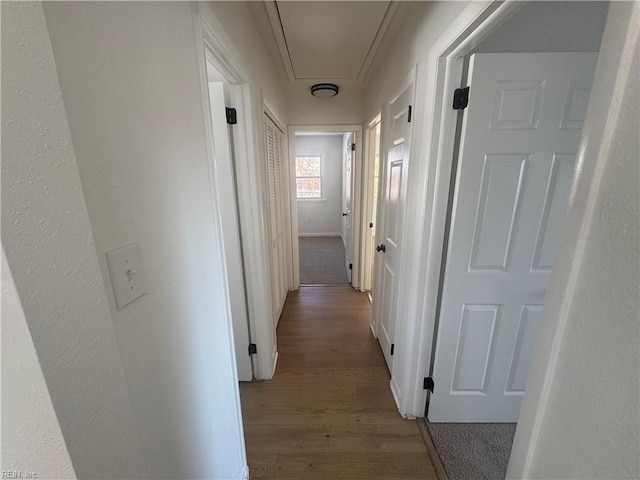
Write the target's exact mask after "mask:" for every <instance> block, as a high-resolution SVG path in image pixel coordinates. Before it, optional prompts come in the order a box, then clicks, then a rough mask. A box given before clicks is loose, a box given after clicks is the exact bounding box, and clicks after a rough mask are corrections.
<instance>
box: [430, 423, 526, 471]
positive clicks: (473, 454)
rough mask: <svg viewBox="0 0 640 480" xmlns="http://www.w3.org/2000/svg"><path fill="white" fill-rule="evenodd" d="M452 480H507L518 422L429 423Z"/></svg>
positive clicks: (445, 467)
mask: <svg viewBox="0 0 640 480" xmlns="http://www.w3.org/2000/svg"><path fill="white" fill-rule="evenodd" d="M427 428H428V429H429V433H430V434H431V438H432V439H433V443H434V445H435V447H436V450H437V452H438V455H439V456H440V460H442V465H443V466H444V469H445V471H446V472H447V476H448V477H449V480H472V479H473V480H503V479H504V477H505V475H506V473H507V464H508V463H509V455H510V454H511V444H512V443H513V435H514V434H515V432H516V424H515V423H427Z"/></svg>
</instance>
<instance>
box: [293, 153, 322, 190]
mask: <svg viewBox="0 0 640 480" xmlns="http://www.w3.org/2000/svg"><path fill="white" fill-rule="evenodd" d="M296 196H297V197H298V198H300V199H306V198H322V157H321V156H320V155H305V156H300V157H296Z"/></svg>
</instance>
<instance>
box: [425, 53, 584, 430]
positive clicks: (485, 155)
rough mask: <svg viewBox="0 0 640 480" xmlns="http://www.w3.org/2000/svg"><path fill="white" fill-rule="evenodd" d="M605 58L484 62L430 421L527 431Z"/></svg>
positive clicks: (473, 99) (458, 205) (477, 73)
mask: <svg viewBox="0 0 640 480" xmlns="http://www.w3.org/2000/svg"><path fill="white" fill-rule="evenodd" d="M596 58H597V54H595V53H594V54H592V53H544V54H522V53H518V54H476V55H473V56H472V57H471V62H470V67H469V84H470V95H469V97H470V100H469V106H468V109H467V110H466V111H465V114H464V120H463V126H462V136H461V140H460V145H461V146H460V156H459V163H458V171H457V178H456V187H455V196H454V204H453V212H452V218H451V227H450V229H451V230H450V231H451V233H450V242H449V246H448V254H447V261H446V267H445V279H444V288H443V294H442V303H441V305H442V307H441V314H440V319H439V325H438V331H437V341H436V353H435V362H434V371H433V379H434V383H435V388H434V393H433V394H432V395H431V397H430V401H429V412H428V417H429V420H430V421H432V422H515V421H517V419H518V414H519V411H520V403H521V399H522V395H523V393H524V389H525V384H526V379H527V374H528V369H529V362H530V359H531V355H532V352H533V348H534V346H535V340H536V336H537V332H538V327H539V321H540V318H541V316H542V309H543V306H544V299H545V294H546V286H547V282H548V278H549V272H550V270H551V267H552V265H553V257H554V252H555V245H556V243H557V240H558V237H559V234H560V230H561V226H562V221H563V215H564V210H565V206H566V203H567V201H568V198H569V194H570V189H571V184H572V180H573V175H574V173H573V172H574V166H575V160H576V152H577V148H578V145H579V141H580V133H581V127H582V122H583V120H584V115H585V113H586V107H587V103H588V98H589V91H590V86H591V79H592V76H593V72H594V70H595V62H596Z"/></svg>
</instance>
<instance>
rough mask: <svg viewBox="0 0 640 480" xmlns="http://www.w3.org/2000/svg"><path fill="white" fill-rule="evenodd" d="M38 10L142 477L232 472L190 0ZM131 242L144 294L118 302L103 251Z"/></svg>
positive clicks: (218, 274)
mask: <svg viewBox="0 0 640 480" xmlns="http://www.w3.org/2000/svg"><path fill="white" fill-rule="evenodd" d="M44 9H45V14H46V20H47V25H48V28H49V34H50V37H51V43H52V47H53V53H54V57H55V61H56V65H57V70H58V76H59V78H60V84H61V87H62V96H63V99H64V103H65V106H66V110H67V115H68V118H69V126H70V130H71V137H72V139H73V144H74V147H75V152H76V157H77V162H78V168H79V171H80V177H81V180H82V190H83V191H84V194H85V198H86V205H87V209H88V212H89V216H90V219H91V227H92V230H93V235H94V238H95V249H96V251H97V254H98V259H99V262H100V267H101V273H102V280H103V282H104V287H103V285H102V282H101V283H100V290H101V294H102V295H104V290H103V288H106V294H107V297H108V300H109V306H110V307H111V316H112V317H113V327H114V328H115V332H116V337H117V348H118V349H119V352H120V356H121V358H122V363H123V365H124V370H125V372H126V377H127V383H128V386H129V391H130V394H131V399H132V402H133V407H134V412H135V417H136V418H135V422H134V421H133V420H129V421H128V423H129V424H130V425H137V427H138V430H139V434H140V438H141V440H142V445H143V450H144V458H145V462H146V468H147V475H148V476H149V478H211V479H215V478H218V479H232V478H233V479H235V478H241V477H242V476H244V474H245V472H244V468H245V466H246V459H245V452H244V444H243V433H242V427H241V418H240V412H239V397H238V385H237V378H236V372H235V362H234V355H233V344H232V341H233V340H232V337H231V332H230V327H229V316H228V311H227V308H228V303H227V301H228V299H227V298H226V296H225V292H226V286H225V284H226V279H225V277H224V268H225V267H224V263H223V260H222V259H221V258H220V254H221V250H222V249H221V248H220V247H221V242H220V231H219V225H220V223H219V222H220V220H219V218H218V216H217V214H216V205H215V201H216V200H215V197H214V195H213V194H212V190H211V185H212V182H211V177H210V166H209V159H208V154H207V148H206V137H205V130H204V128H205V124H204V120H203V118H204V117H203V115H204V110H203V104H202V96H201V84H200V78H199V70H198V63H197V58H196V51H197V50H196V43H195V42H196V35H195V32H194V26H195V25H196V19H195V17H194V13H195V9H194V5H192V4H190V3H186V2H185V3H182V2H167V3H164V2H157V3H155V2H131V3H129V2H68V3H67V2H60V3H47V4H46V5H45V6H44ZM131 242H138V243H139V244H140V246H141V250H142V261H143V265H144V268H145V270H146V277H147V278H148V285H147V294H146V295H144V296H143V297H141V298H140V299H138V300H136V301H135V302H134V303H132V304H131V305H129V306H127V307H125V308H124V309H122V310H120V311H118V310H116V308H115V303H114V298H113V294H112V290H111V287H110V279H109V274H108V269H107V266H106V262H105V253H106V252H108V251H110V250H112V249H114V248H118V247H120V246H123V245H126V244H128V243H131ZM93 338H94V339H98V338H100V336H99V335H94V336H93ZM94 342H95V340H94ZM100 342H102V339H101V338H100ZM113 349H114V351H115V346H114V347H113ZM99 378H100V375H97V374H96V380H98V379H99ZM99 452H100V449H98V448H94V449H93V450H92V455H93V456H94V457H100V456H101V454H100V453H99ZM125 458H126V457H125ZM83 473H85V472H83ZM85 476H87V475H85ZM98 476H99V475H93V477H94V478H95V477H98ZM142 476H143V475H142V474H139V475H138V474H134V473H128V474H127V475H124V474H123V475H121V477H122V478H124V477H128V478H131V477H142Z"/></svg>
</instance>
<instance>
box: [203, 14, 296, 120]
mask: <svg viewBox="0 0 640 480" xmlns="http://www.w3.org/2000/svg"><path fill="white" fill-rule="evenodd" d="M205 3H206V6H207V8H206V9H203V14H204V15H205V18H211V17H210V16H209V15H212V16H213V18H215V19H216V20H217V22H218V23H219V24H220V25H222V27H223V28H224V32H225V34H226V36H227V37H228V38H229V39H230V40H231V42H232V45H233V48H234V50H235V52H234V53H235V56H234V60H236V61H237V62H238V63H239V65H240V66H241V68H242V70H243V71H244V73H246V75H247V76H248V77H249V78H250V80H251V82H252V84H253V86H254V88H255V91H256V93H258V95H257V97H259V94H260V92H262V94H263V95H264V99H265V101H266V102H267V103H268V104H269V107H270V108H271V109H272V110H273V111H274V113H276V114H277V115H278V117H279V120H281V121H283V122H285V123H292V122H289V121H288V120H289V119H288V117H287V93H286V90H285V88H284V87H283V85H282V77H281V75H280V71H279V68H278V65H274V64H273V62H272V60H271V57H269V54H268V51H267V48H266V47H265V45H264V42H263V40H262V37H261V36H260V34H259V33H258V30H257V29H256V26H255V23H254V19H253V16H252V14H251V9H250V6H249V2H244V1H239V2H229V1H217V2H216V1H212V2H205ZM207 10H208V11H207Z"/></svg>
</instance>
